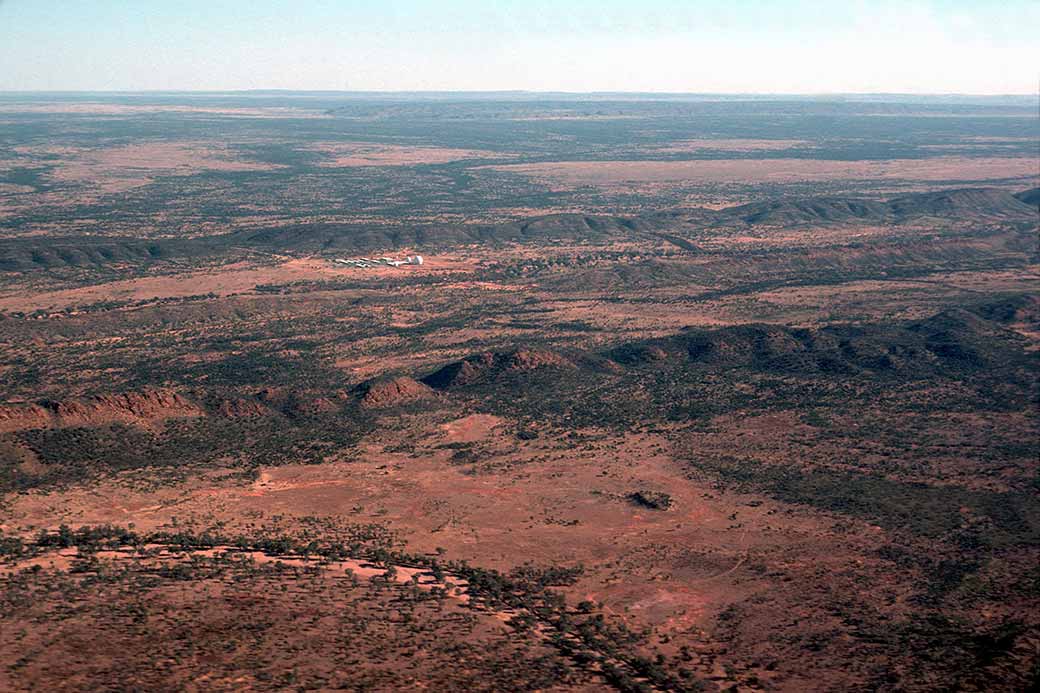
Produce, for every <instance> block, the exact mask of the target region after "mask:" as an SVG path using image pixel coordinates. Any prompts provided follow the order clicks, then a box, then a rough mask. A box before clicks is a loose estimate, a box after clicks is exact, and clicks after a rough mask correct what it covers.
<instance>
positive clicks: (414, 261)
mask: <svg viewBox="0 0 1040 693" xmlns="http://www.w3.org/2000/svg"><path fill="white" fill-rule="evenodd" d="M333 262H338V263H339V264H341V265H347V266H349V267H360V268H362V269H367V268H369V267H378V266H379V265H386V266H387V267H400V266H401V265H421V264H422V263H423V259H422V255H409V256H408V257H406V258H405V259H404V260H395V259H394V258H392V257H380V258H375V259H373V258H368V257H358V258H350V259H345V258H339V257H338V258H336V259H335V260H333Z"/></svg>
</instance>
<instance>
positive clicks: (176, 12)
mask: <svg viewBox="0 0 1040 693" xmlns="http://www.w3.org/2000/svg"><path fill="white" fill-rule="evenodd" d="M1037 36H1040V0H903V1H896V0H876V1H873V2H868V1H866V0H863V1H860V0H856V1H851V2H842V1H840V0H830V1H823V0H786V1H784V0H774V1H772V2H766V1H763V0H708V1H700V0H685V1H683V0H641V1H638V2H637V1H636V0H630V1H621V0H522V1H512V0H504V1H500V2H478V1H476V0H441V1H440V2H434V1H433V0H367V1H364V2H362V1H355V0H338V1H333V0H295V1H293V2H289V1H287V0H0V90H152V89H156V90H194V89H204V90H226V89H347V90H456V89H458V90H502V89H527V90H540V91H543V90H560V91H669V92H730V93H734V92H736V93H739V92H779V93H834V92H913V93H949V92H959V93H978V94H994V93H1018V94H1023V93H1024V94H1030V93H1036V92H1037V89H1038V82H1040V69H1038V67H1037V65H1038V64H1040V61H1038V60H1037V56H1040V50H1038V48H1040V42H1038V41H1037V40H1036V37H1037Z"/></svg>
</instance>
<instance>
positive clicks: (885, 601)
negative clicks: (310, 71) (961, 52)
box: [0, 94, 1040, 691]
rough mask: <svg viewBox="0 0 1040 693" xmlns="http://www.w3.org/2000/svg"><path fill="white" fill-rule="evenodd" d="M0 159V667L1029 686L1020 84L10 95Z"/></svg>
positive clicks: (710, 683) (213, 684)
mask: <svg viewBox="0 0 1040 693" xmlns="http://www.w3.org/2000/svg"><path fill="white" fill-rule="evenodd" d="M0 141H3V143H4V147H3V152H5V153H4V155H3V157H2V159H0V491H2V493H3V495H2V498H0V530H2V534H0V553H2V554H3V556H2V558H3V562H2V563H0V585H2V600H3V608H2V609H0V624H2V630H3V632H4V633H5V634H7V633H10V634H11V637H6V635H5V637H4V638H2V639H0V664H2V668H0V688H3V689H10V690H85V689H90V690H122V689H127V688H131V689H132V688H134V687H136V688H137V689H146V690H200V691H201V690H287V689H289V690H401V689H412V688H427V689H431V690H457V689H461V688H467V689H472V690H567V691H570V690H582V691H584V690H588V691H593V690H623V691H641V690H728V689H733V688H734V687H735V689H736V690H747V691H752V690H783V691H804V690H890V691H897V690H898V691H903V690H920V691H926V690H949V689H961V690H979V691H992V690H1024V689H1026V688H1028V687H1029V686H1030V685H1035V682H1036V680H1037V679H1036V677H1037V671H1038V662H1040V618H1038V617H1037V614H1038V613H1040V594H1038V589H1037V584H1038V582H1037V572H1036V566H1037V565H1038V560H1040V545H1038V540H1040V534H1038V533H1040V504H1038V496H1037V494H1038V486H1037V483H1038V482H1037V480H1038V471H1040V470H1038V463H1037V458H1038V454H1037V453H1038V450H1037V444H1036V441H1037V440H1038V439H1040V421H1038V418H1037V409H1036V407H1037V395H1038V393H1037V387H1036V386H1037V380H1036V373H1037V368H1036V367H1037V354H1038V353H1040V300H1038V299H1037V291H1038V288H1040V263H1038V248H1037V221H1038V213H1040V212H1038V204H1040V195H1038V192H1037V186H1038V183H1040V181H1038V176H1037V171H1038V166H1040V154H1038V152H1037V142H1038V141H1040V122H1038V119H1037V117H1036V113H1035V108H1033V105H1031V104H1029V103H1020V102H1017V101H1015V100H1005V101H1001V100H980V101H978V102H972V103H963V104H958V103H948V102H942V101H935V102H930V101H927V100H924V101H923V102H921V103H916V102H911V103H907V102H894V103H887V102H883V101H881V102H878V101H867V102H857V101H855V100H851V101H850V100H832V101H819V100H817V101H813V100H799V101H792V102H788V101H776V102H772V101H749V102H744V101H740V100H727V99H719V100H713V101H707V100H693V99H689V100H682V99H664V100H649V99H648V100H638V99H637V100H627V101H618V100H609V99H606V98H604V99H601V100H589V101H586V100H579V99H568V98H564V97H560V98H559V99H555V100H548V99H545V100H541V99H535V98H533V97H524V96H512V97H509V96H499V97H495V98H490V97H488V98H473V97H470V98H461V97H458V98H428V97H411V98H406V97H400V98H361V97H344V96H334V95H285V94H282V95H264V94H254V95H234V94H231V95H209V96H185V95H141V96H132V95H124V96H119V97H115V96H110V95H97V96H93V97H88V96H80V97H75V98H73V97H68V96H61V95H55V96H51V97H44V96H39V97H33V98H32V99H30V98H28V97H18V96H17V95H4V96H2V97H0ZM415 254H421V255H422V257H423V264H422V265H414V264H410V265H402V266H399V267H393V266H388V265H375V266H371V267H366V268H362V267H357V266H351V265H347V264H345V263H343V262H341V261H342V260H352V259H356V258H362V257H364V258H370V259H377V258H380V257H383V256H387V257H391V258H404V257H406V256H410V255H415Z"/></svg>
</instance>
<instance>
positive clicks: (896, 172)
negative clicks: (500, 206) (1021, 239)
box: [480, 157, 1040, 187]
mask: <svg viewBox="0 0 1040 693" xmlns="http://www.w3.org/2000/svg"><path fill="white" fill-rule="evenodd" d="M480 168H489V169H493V170H496V171H504V172H509V173H518V174H521V175H526V176H530V177H532V178H537V179H541V180H545V181H549V182H551V183H554V184H557V185H563V186H568V187H578V186H587V185H611V184H619V183H662V182H692V183H793V182H799V181H803V182H804V181H808V182H812V181H827V180H831V181H833V180H861V179H872V180H877V179H889V180H895V179H911V180H922V181H947V180H958V181H959V180H963V181H976V180H990V179H1003V178H1019V177H1027V176H1032V177H1036V175H1037V171H1038V170H1040V159H1037V158H1033V157H989V158H969V157H936V158H932V159H889V160H884V161H829V160H821V159H706V160H698V161H580V162H579V161H559V162H548V163H537V164H505V165H490V166H482V167H480Z"/></svg>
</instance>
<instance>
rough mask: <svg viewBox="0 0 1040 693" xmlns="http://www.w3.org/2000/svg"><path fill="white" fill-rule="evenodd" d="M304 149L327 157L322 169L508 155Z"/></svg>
mask: <svg viewBox="0 0 1040 693" xmlns="http://www.w3.org/2000/svg"><path fill="white" fill-rule="evenodd" d="M306 149H307V150H308V151H314V152H321V153H323V154H326V155H328V158H327V159H326V160H324V161H322V162H320V163H319V164H318V165H319V166H321V167H323V168H350V167H359V166H414V165H416V164H445V163H448V162H450V161H459V160H462V159H500V158H503V157H505V156H507V155H506V154H503V153H501V152H491V151H485V150H479V149H454V148H451V147H423V146H408V145H397V144H374V143H372V142H319V143H316V144H313V145H310V146H308V147H306Z"/></svg>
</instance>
